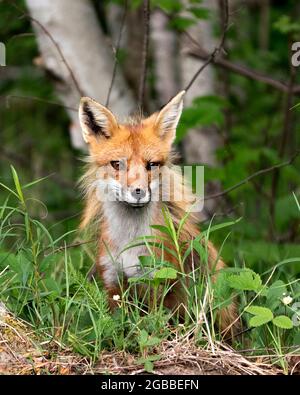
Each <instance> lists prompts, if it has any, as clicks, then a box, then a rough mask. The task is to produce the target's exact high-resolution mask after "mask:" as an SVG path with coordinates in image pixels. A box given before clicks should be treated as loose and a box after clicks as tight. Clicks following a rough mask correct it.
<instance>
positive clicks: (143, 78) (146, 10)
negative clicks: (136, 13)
mask: <svg viewBox="0 0 300 395" xmlns="http://www.w3.org/2000/svg"><path fill="white" fill-rule="evenodd" d="M149 32H150V0H144V39H143V52H142V67H141V77H140V84H139V97H138V104H139V106H140V107H142V106H143V102H144V97H145V86H146V76H147V58H148V49H149Z"/></svg>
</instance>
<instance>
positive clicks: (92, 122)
mask: <svg viewBox="0 0 300 395" xmlns="http://www.w3.org/2000/svg"><path fill="white" fill-rule="evenodd" d="M79 121H80V125H81V129H82V135H83V138H84V140H85V142H86V143H90V142H91V140H92V139H93V138H104V139H109V138H110V137H111V136H112V134H113V132H114V131H115V130H116V129H117V128H118V123H117V120H116V118H115V116H114V115H113V113H112V112H111V111H109V109H108V108H106V107H104V106H102V105H101V104H99V103H97V102H96V101H95V100H93V99H91V98H89V97H82V98H81V100H80V106H79Z"/></svg>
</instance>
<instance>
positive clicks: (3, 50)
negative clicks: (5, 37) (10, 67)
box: [0, 42, 6, 66]
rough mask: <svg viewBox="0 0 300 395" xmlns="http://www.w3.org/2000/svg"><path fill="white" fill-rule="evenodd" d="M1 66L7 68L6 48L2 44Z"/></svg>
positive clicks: (0, 47)
mask: <svg viewBox="0 0 300 395" xmlns="http://www.w3.org/2000/svg"><path fill="white" fill-rule="evenodd" d="M0 66H6V47H5V44H4V43H2V42H0Z"/></svg>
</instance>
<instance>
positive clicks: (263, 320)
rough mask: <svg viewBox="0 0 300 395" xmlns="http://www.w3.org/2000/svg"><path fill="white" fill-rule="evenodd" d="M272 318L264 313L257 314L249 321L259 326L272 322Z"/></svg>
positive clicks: (251, 324)
mask: <svg viewBox="0 0 300 395" xmlns="http://www.w3.org/2000/svg"><path fill="white" fill-rule="evenodd" d="M270 321H271V319H269V318H268V317H266V316H263V315H256V316H254V317H252V318H251V319H250V321H249V325H250V326H252V327H255V328H257V327H258V326H262V325H264V324H267V323H268V322H270Z"/></svg>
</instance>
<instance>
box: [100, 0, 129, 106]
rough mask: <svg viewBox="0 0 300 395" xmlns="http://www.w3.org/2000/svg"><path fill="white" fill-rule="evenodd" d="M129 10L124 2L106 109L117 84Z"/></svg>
mask: <svg viewBox="0 0 300 395" xmlns="http://www.w3.org/2000/svg"><path fill="white" fill-rule="evenodd" d="M127 10H128V0H124V12H123V16H122V21H121V26H120V31H119V36H118V40H117V44H116V47H115V62H114V68H113V72H112V77H111V83H110V86H109V90H108V94H107V99H106V103H105V106H106V107H108V106H109V99H110V94H111V91H112V88H113V85H114V82H115V78H116V73H117V67H118V55H119V50H120V45H121V39H122V34H123V30H124V25H125V20H126V16H127Z"/></svg>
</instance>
